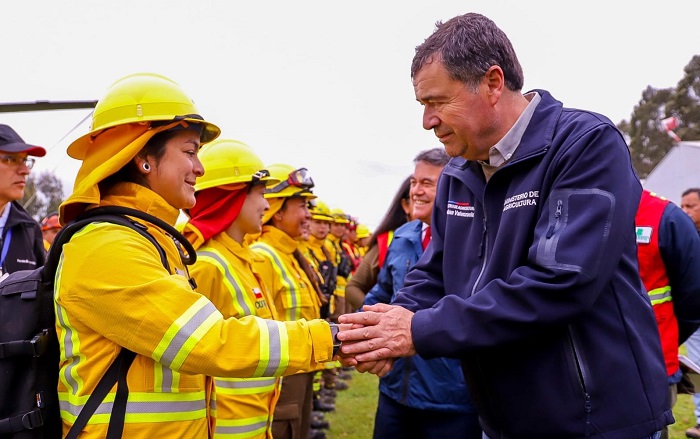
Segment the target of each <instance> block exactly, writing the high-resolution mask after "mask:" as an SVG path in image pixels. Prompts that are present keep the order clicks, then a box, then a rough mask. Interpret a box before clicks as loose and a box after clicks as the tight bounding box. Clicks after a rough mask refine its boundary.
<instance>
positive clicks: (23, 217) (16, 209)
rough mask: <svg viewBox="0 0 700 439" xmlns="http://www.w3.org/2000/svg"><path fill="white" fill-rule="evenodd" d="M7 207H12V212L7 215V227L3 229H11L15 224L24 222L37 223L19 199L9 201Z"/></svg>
mask: <svg viewBox="0 0 700 439" xmlns="http://www.w3.org/2000/svg"><path fill="white" fill-rule="evenodd" d="M5 209H10V213H9V216H8V217H7V222H6V223H5V227H4V229H3V230H9V229H11V228H12V227H14V226H15V225H17V224H22V223H29V224H36V221H35V220H34V218H32V217H31V216H29V213H27V211H26V210H24V207H22V205H21V204H20V203H19V202H18V201H12V202H10V203H7V206H5ZM3 234H4V231H3Z"/></svg>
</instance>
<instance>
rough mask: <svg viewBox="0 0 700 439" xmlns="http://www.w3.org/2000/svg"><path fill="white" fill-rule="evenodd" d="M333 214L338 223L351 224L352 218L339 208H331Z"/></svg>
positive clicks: (335, 221)
mask: <svg viewBox="0 0 700 439" xmlns="http://www.w3.org/2000/svg"><path fill="white" fill-rule="evenodd" d="M331 216H332V217H333V222H334V223H336V224H349V223H350V220H349V219H348V216H347V215H346V214H345V212H343V211H342V210H341V209H339V208H337V207H336V208H335V209H331Z"/></svg>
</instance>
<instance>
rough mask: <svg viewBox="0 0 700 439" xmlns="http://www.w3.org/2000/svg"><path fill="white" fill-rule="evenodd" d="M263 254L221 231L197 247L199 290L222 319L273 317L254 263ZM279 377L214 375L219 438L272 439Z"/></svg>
mask: <svg viewBox="0 0 700 439" xmlns="http://www.w3.org/2000/svg"><path fill="white" fill-rule="evenodd" d="M254 260H257V261H260V260H262V256H260V255H258V254H256V253H255V252H253V251H252V250H250V249H249V248H248V247H247V246H243V245H241V244H239V243H238V242H236V241H235V240H234V239H233V238H231V237H230V236H229V235H228V234H226V233H225V232H222V233H219V234H218V235H216V236H214V237H213V238H212V239H210V240H209V241H207V242H206V243H205V244H204V245H203V246H202V247H200V248H199V249H198V250H197V262H196V263H195V264H194V266H193V267H192V268H191V270H190V274H191V275H192V277H193V278H194V280H195V281H196V282H197V291H198V292H200V293H202V294H203V295H205V296H206V297H207V298H209V300H211V302H212V303H213V304H214V305H216V308H217V309H218V310H219V311H221V313H222V314H223V315H224V317H227V318H228V317H235V318H241V317H243V316H250V315H253V316H258V317H260V318H263V319H272V318H274V317H275V316H276V313H275V311H274V309H273V308H271V306H272V300H270V297H269V296H268V294H267V292H266V291H265V288H264V286H263V285H262V283H261V281H260V280H259V277H257V276H256V274H255V273H254V272H253V265H252V263H253V261H254ZM279 384H280V379H279V378H275V377H262V378H223V377H217V378H214V385H215V386H214V388H215V392H214V395H213V400H212V404H211V406H212V416H213V417H215V418H216V429H215V431H214V437H215V438H222V439H224V438H230V439H243V438H246V439H248V438H254V439H272V432H271V429H270V426H271V424H272V413H273V412H274V407H275V404H276V402H277V399H278V398H279Z"/></svg>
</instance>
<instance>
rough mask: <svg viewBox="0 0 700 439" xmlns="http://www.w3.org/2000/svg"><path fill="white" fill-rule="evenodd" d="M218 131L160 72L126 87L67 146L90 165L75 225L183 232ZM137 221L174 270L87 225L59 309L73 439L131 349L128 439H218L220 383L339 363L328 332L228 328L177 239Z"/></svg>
mask: <svg viewBox="0 0 700 439" xmlns="http://www.w3.org/2000/svg"><path fill="white" fill-rule="evenodd" d="M219 133H220V130H219V128H218V127H216V126H215V125H214V124H212V123H210V122H207V121H205V120H204V119H203V118H202V117H201V116H199V115H198V111H197V109H196V108H195V106H194V105H193V103H192V100H191V99H190V98H189V97H187V95H186V94H185V93H184V92H183V91H182V89H181V88H180V87H179V86H178V85H177V84H176V83H174V82H172V81H171V80H169V79H167V78H165V77H162V76H159V75H155V74H135V75H130V76H127V77H125V78H122V79H120V80H118V81H117V82H115V83H114V84H113V85H112V86H111V87H110V88H109V90H108V92H107V94H106V95H105V97H104V98H102V99H101V100H100V101H98V103H97V106H96V108H95V111H94V113H93V119H92V130H91V132H90V133H88V134H86V135H84V136H82V137H80V138H78V139H77V140H75V141H74V142H73V143H72V144H71V145H70V146H69V148H68V154H69V155H70V156H71V157H73V158H75V159H77V160H80V161H82V164H81V167H80V170H79V171H78V175H77V177H76V180H75V185H74V188H75V189H74V191H73V193H72V194H71V195H70V197H69V198H68V199H67V200H66V201H65V202H64V203H63V204H62V205H61V207H60V218H61V221H62V223H63V224H65V223H66V222H68V221H71V220H73V219H75V218H76V217H78V216H79V215H80V214H81V213H83V212H84V211H86V210H89V209H92V208H94V207H97V206H107V205H112V206H125V207H129V208H133V209H136V210H140V211H142V212H145V213H148V214H152V215H154V216H157V217H158V218H160V219H163V220H166V221H167V222H168V223H170V224H174V223H175V222H176V219H177V217H178V214H179V209H191V208H192V207H193V206H194V205H195V182H196V179H197V178H198V177H201V176H202V175H204V167H203V166H202V163H201V162H200V160H199V159H198V157H197V153H198V150H199V148H200V145H202V144H205V143H208V142H211V141H212V140H214V139H215V138H216V137H218V135H219ZM134 221H137V222H138V223H140V224H142V226H143V228H144V229H145V230H147V232H148V233H150V234H151V235H152V236H153V237H154V238H155V240H156V241H157V242H158V243H159V244H160V246H161V247H162V249H163V250H164V252H165V254H166V255H167V261H168V263H169V264H170V267H171V270H170V272H168V271H166V269H165V268H164V267H163V264H162V263H161V260H160V257H159V255H158V252H157V249H156V248H155V247H154V246H153V245H152V243H151V242H149V241H148V240H147V239H146V238H145V237H144V236H142V235H141V234H139V233H137V232H136V231H134V230H132V229H130V228H127V227H123V226H119V225H114V224H111V223H99V222H98V223H92V224H90V225H88V226H86V227H85V228H83V230H81V231H79V232H78V233H76V234H75V235H74V236H73V238H72V239H71V241H70V242H68V243H67V244H66V245H65V246H64V249H63V256H62V258H61V264H60V266H59V270H58V272H57V277H56V289H55V293H54V300H55V309H56V316H57V317H56V325H57V330H58V338H59V342H60V346H61V364H60V376H59V398H60V405H61V417H62V419H63V424H64V434H65V432H66V431H67V430H68V429H69V428H70V426H71V425H72V424H73V422H74V421H75V419H76V417H77V416H78V414H79V413H80V411H81V410H82V409H83V407H84V404H85V402H86V400H87V398H88V396H89V395H90V394H91V393H92V392H93V391H94V389H95V386H96V383H97V382H98V381H99V380H100V378H101V377H102V376H103V374H104V373H105V371H106V369H107V368H108V367H109V366H110V363H111V362H112V361H113V360H114V359H115V358H116V357H117V355H118V354H119V352H120V351H121V350H122V349H123V348H126V349H129V350H131V351H133V352H135V353H136V358H135V360H134V362H133V364H132V365H131V367H130V369H129V371H128V375H127V382H128V387H129V395H128V400H127V406H126V417H125V425H124V430H123V436H124V437H129V438H152V437H168V438H178V437H181V438H206V437H209V436H210V435H211V433H212V429H213V428H215V421H216V420H215V419H214V418H212V417H211V416H210V413H209V410H210V407H209V399H210V396H211V395H210V385H211V380H210V379H209V378H207V377H208V376H214V377H238V378H253V377H272V376H281V375H290V374H295V373H299V372H304V371H311V370H316V369H318V368H320V367H322V364H323V363H325V362H327V361H329V360H331V359H332V352H333V340H334V338H333V335H332V330H331V328H330V327H329V324H328V323H327V322H325V321H323V320H319V319H312V316H309V317H310V318H309V320H297V319H289V320H292V321H286V322H280V321H274V320H265V319H261V318H259V317H256V316H253V315H248V316H243V317H241V318H240V319H238V318H225V317H224V316H223V315H222V313H221V311H219V310H218V309H217V308H216V306H215V305H214V304H212V302H211V301H210V300H209V299H207V298H206V297H205V296H203V295H201V294H199V293H198V292H196V291H194V290H193V288H192V284H191V283H190V282H189V279H188V277H189V276H188V272H187V268H186V265H185V264H184V262H183V258H182V250H181V248H180V247H179V246H178V245H177V244H176V243H175V242H174V241H173V239H172V237H171V236H169V235H167V234H166V233H165V232H164V230H163V229H162V228H161V227H158V226H155V225H153V224H151V223H148V222H145V221H142V220H139V219H134ZM190 256H193V255H190ZM316 316H317V315H316V314H314V315H313V317H316ZM299 317H303V316H302V315H299ZM114 398H115V394H114V391H112V392H111V393H110V394H109V395H108V396H107V398H106V399H105V401H104V402H102V404H101V406H100V407H99V408H98V410H97V412H96V414H94V415H93V416H92V417H91V419H90V420H89V422H88V424H87V426H86V427H85V429H84V431H83V434H82V436H81V437H83V438H98V437H100V438H101V437H105V435H106V433H107V428H108V423H109V419H110V409H111V404H112V402H113V401H114Z"/></svg>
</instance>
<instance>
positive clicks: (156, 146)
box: [98, 130, 180, 193]
mask: <svg viewBox="0 0 700 439" xmlns="http://www.w3.org/2000/svg"><path fill="white" fill-rule="evenodd" d="M179 132H180V130H167V131H161V132H160V133H157V134H156V135H154V136H153V137H151V139H150V140H149V141H148V142H147V143H146V145H144V147H143V148H142V149H141V151H139V152H138V154H136V156H137V157H148V156H150V157H153V158H155V160H156V164H157V163H159V162H160V159H161V158H163V156H164V155H165V145H166V144H167V143H168V141H169V140H170V139H172V138H173V137H175V135H177V134H178V133H179ZM123 181H128V182H131V183H137V184H140V185H142V186H146V185H147V184H146V179H145V178H144V176H143V175H142V174H141V172H139V170H138V167H137V165H136V162H135V161H134V160H129V163H127V164H126V165H124V166H123V167H122V168H121V169H120V170H118V171H117V172H115V173H114V174H112V175H110V176H109V177H107V178H105V179H104V180H102V181H101V182H100V183H99V184H98V186H99V188H100V192H102V193H104V192H106V191H107V190H108V189H109V188H110V187H112V186H114V185H115V184H117V183H121V182H123Z"/></svg>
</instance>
